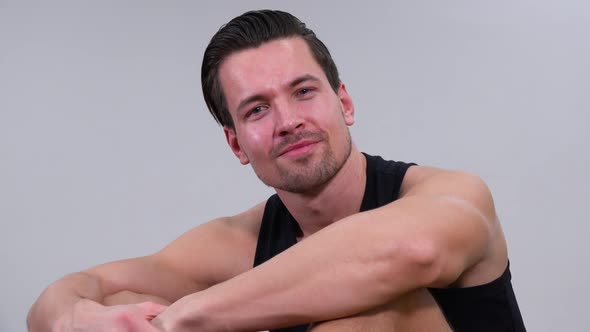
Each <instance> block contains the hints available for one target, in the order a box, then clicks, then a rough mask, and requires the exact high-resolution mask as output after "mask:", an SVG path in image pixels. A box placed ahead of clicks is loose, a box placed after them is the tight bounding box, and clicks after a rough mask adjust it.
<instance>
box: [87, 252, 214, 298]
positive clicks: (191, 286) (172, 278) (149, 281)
mask: <svg viewBox="0 0 590 332" xmlns="http://www.w3.org/2000/svg"><path fill="white" fill-rule="evenodd" d="M83 272H84V273H86V274H89V275H91V276H93V277H95V278H96V279H97V280H98V282H99V284H100V288H101V293H102V294H103V296H104V298H103V300H102V301H101V302H103V303H104V304H111V305H112V304H123V303H124V302H128V303H129V302H136V301H131V298H132V297H134V298H136V299H138V296H133V294H137V295H146V296H152V297H157V298H161V299H163V300H165V301H167V302H174V301H176V300H177V299H178V298H180V297H182V296H184V295H186V294H190V293H192V292H195V291H198V290H199V288H204V287H200V285H199V284H198V283H196V282H194V281H193V280H190V279H189V278H188V277H187V276H185V275H182V274H179V273H177V272H176V271H174V270H173V269H170V268H169V267H168V266H167V264H165V262H160V261H159V258H158V257H157V255H151V256H145V257H137V258H130V259H124V260H119V261H115V262H110V263H106V264H102V265H98V266H95V267H92V268H90V269H88V270H86V271H83ZM140 302H143V301H140ZM154 302H162V301H154Z"/></svg>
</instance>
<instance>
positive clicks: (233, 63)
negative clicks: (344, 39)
mask: <svg viewBox="0 0 590 332" xmlns="http://www.w3.org/2000/svg"><path fill="white" fill-rule="evenodd" d="M302 75H313V76H315V77H318V78H320V79H325V80H327V79H326V78H325V74H324V72H323V70H322V69H321V67H320V66H319V64H318V63H317V62H316V61H315V58H314V57H313V55H312V53H311V51H310V49H309V47H308V45H307V43H306V42H305V41H304V40H303V39H302V38H300V37H292V38H283V39H278V40H273V41H270V42H266V43H264V44H262V45H260V46H259V47H256V48H249V49H245V50H241V51H238V52H235V53H233V54H231V55H229V56H228V57H227V58H226V59H225V60H224V61H223V63H222V64H221V66H220V68H219V79H220V83H221V85H222V88H223V91H224V93H225V95H226V98H227V99H228V106H230V108H232V105H230V104H232V102H231V101H230V99H234V98H244V95H248V94H252V93H260V92H261V91H254V90H261V89H262V90H264V89H269V88H278V87H286V86H288V85H289V84H290V83H291V82H292V81H293V80H294V79H296V78H298V77H301V76H302ZM233 106H234V107H235V105H233Z"/></svg>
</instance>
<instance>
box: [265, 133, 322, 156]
mask: <svg viewBox="0 0 590 332" xmlns="http://www.w3.org/2000/svg"><path fill="white" fill-rule="evenodd" d="M325 139H326V134H325V133H323V132H319V131H315V132H314V131H302V132H299V133H297V134H294V135H288V136H285V137H284V138H283V140H282V141H280V142H279V144H277V145H276V146H275V147H274V148H273V149H272V151H271V154H272V155H273V156H275V157H276V156H278V155H280V154H281V152H282V151H283V150H284V149H285V148H286V147H287V146H289V145H292V144H296V143H298V142H299V141H302V140H311V141H323V140H325Z"/></svg>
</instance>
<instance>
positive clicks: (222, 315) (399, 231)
mask: <svg viewBox="0 0 590 332" xmlns="http://www.w3.org/2000/svg"><path fill="white" fill-rule="evenodd" d="M468 211H469V209H465V208H464V207H463V206H462V204H456V203H454V201H453V200H448V199H445V198H441V199H433V198H428V197H427V198H418V197H416V198H408V199H404V200H403V201H402V200H400V201H398V203H396V205H395V206H393V205H392V206H391V207H387V208H380V209H376V210H372V211H369V212H364V213H361V214H357V215H353V216H350V217H348V218H345V219H343V220H341V221H339V222H337V223H334V224H332V225H330V226H328V227H326V228H325V229H323V230H321V231H319V232H317V233H316V234H314V235H312V236H310V237H308V238H306V239H304V240H303V241H301V242H300V243H298V244H297V245H295V246H293V247H291V248H289V249H288V250H286V251H284V252H283V253H281V254H279V255H278V256H276V257H274V258H273V259H271V260H269V261H267V262H266V263H264V264H262V265H260V266H258V267H256V268H254V269H252V270H250V271H248V272H246V273H243V274H241V275H238V276H236V277H235V278H233V279H230V280H228V281H226V282H223V283H220V284H218V285H215V286H212V287H210V288H208V289H206V290H204V291H202V292H199V293H196V294H193V295H189V296H188V297H185V298H183V299H181V300H180V301H179V302H178V303H175V304H173V305H172V306H171V307H170V309H171V311H175V310H176V309H178V310H177V312H178V313H179V315H180V316H184V318H183V317H180V318H179V317H175V319H177V320H178V321H180V322H183V321H184V322H185V323H186V324H182V325H186V326H190V324H195V322H198V324H203V326H204V327H201V326H199V328H200V330H201V331H218V330H228V331H248V330H257V329H268V328H276V327H282V326H289V325H297V324H302V323H309V322H314V321H322V320H332V319H335V318H340V317H346V316H351V315H354V314H357V313H360V312H363V311H366V310H369V309H371V308H374V307H376V306H379V305H381V304H383V303H386V302H388V301H391V300H393V299H396V298H397V297H398V296H400V295H402V294H404V293H406V292H408V291H411V290H414V289H417V288H421V287H430V286H438V285H442V284H445V283H448V282H450V281H451V280H453V278H457V277H458V274H457V273H458V272H459V271H461V270H462V267H461V266H462V264H463V263H462V262H463V261H464V259H463V258H461V259H460V260H456V261H455V260H454V261H453V262H452V263H451V261H450V259H451V258H450V257H451V256H449V255H452V256H457V257H458V255H455V254H454V253H453V252H451V251H450V250H451V249H452V248H451V247H452V246H451V247H449V245H448V243H447V241H452V242H453V243H456V242H461V243H467V242H469V243H473V242H472V241H468V239H463V237H466V236H470V237H473V234H474V232H466V234H468V235H463V234H462V233H457V232H454V231H453V230H454V229H455V227H456V226H455V227H449V225H451V223H455V222H456V223H458V224H457V225H461V226H462V227H464V228H465V229H466V228H468V227H476V226H473V225H475V224H479V223H481V222H480V221H466V220H467V219H476V218H478V217H477V214H476V213H471V212H468ZM433 219H440V220H436V221H434V220H433ZM426 225H429V226H428V227H426ZM469 225H472V226H469ZM481 233H485V232H481ZM433 234H438V235H437V236H438V240H434V237H433V236H432V235H433ZM441 235H443V236H442V238H441ZM484 235H485V234H483V235H482V238H479V237H474V241H475V242H474V244H473V246H474V247H480V246H483V243H485V237H484ZM452 237H453V239H451V240H449V239H448V238H452ZM449 248H451V249H449ZM453 248H454V247H453ZM452 250H467V249H466V248H465V247H461V248H458V249H457V248H455V249H452ZM468 251H477V250H476V249H469V250H468ZM447 265H450V266H456V267H457V268H453V269H448V268H443V267H446V266H447ZM443 272H444V273H443ZM175 307H177V308H175Z"/></svg>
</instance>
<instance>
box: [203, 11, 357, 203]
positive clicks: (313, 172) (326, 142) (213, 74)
mask: <svg viewBox="0 0 590 332" xmlns="http://www.w3.org/2000/svg"><path fill="white" fill-rule="evenodd" d="M314 50H315V51H314ZM206 67H207V68H206ZM203 89H204V94H205V98H206V101H207V103H208V105H209V107H210V109H211V113H213V115H214V117H215V118H216V119H217V120H218V121H219V122H220V123H221V124H222V125H223V128H224V132H225V135H226V138H227V142H228V144H229V146H230V147H231V149H232V151H233V152H234V154H235V155H236V156H237V157H238V159H239V160H240V162H241V163H242V164H248V163H249V164H251V165H252V168H253V169H254V171H255V173H256V175H258V177H259V178H260V179H261V180H262V181H263V182H264V183H265V184H267V185H269V186H271V187H274V188H276V189H277V190H283V191H287V192H294V193H304V192H311V191H314V190H316V189H320V188H321V187H322V186H323V185H324V184H326V183H328V182H329V181H330V180H331V179H332V178H333V177H334V176H335V175H336V174H337V173H338V171H339V170H340V169H341V168H342V167H343V165H344V164H345V163H346V161H347V160H348V157H349V155H350V153H351V147H352V143H351V139H350V133H349V131H348V126H350V125H352V124H353V123H354V119H353V115H354V107H353V104H352V100H351V98H350V97H349V96H348V93H347V92H346V88H345V87H344V84H342V83H341V82H340V80H339V78H338V72H337V70H336V67H335V65H334V62H333V61H332V59H331V57H330V54H329V53H328V50H327V49H326V48H325V46H324V45H323V44H322V43H321V42H320V41H319V40H318V39H317V38H315V36H314V35H313V33H312V32H311V31H310V30H308V29H306V28H305V26H304V25H303V23H301V22H300V21H299V20H297V19H296V18H295V17H293V16H292V15H290V14H287V13H283V12H272V11H262V12H248V13H246V14H244V15H242V16H240V17H238V18H236V19H234V20H232V21H231V22H230V23H228V24H227V25H226V26H224V27H223V28H222V29H221V30H220V32H219V33H218V34H217V35H216V36H215V37H214V38H213V40H212V42H211V44H210V45H209V47H208V48H207V51H206V54H205V59H204V65H203Z"/></svg>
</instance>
